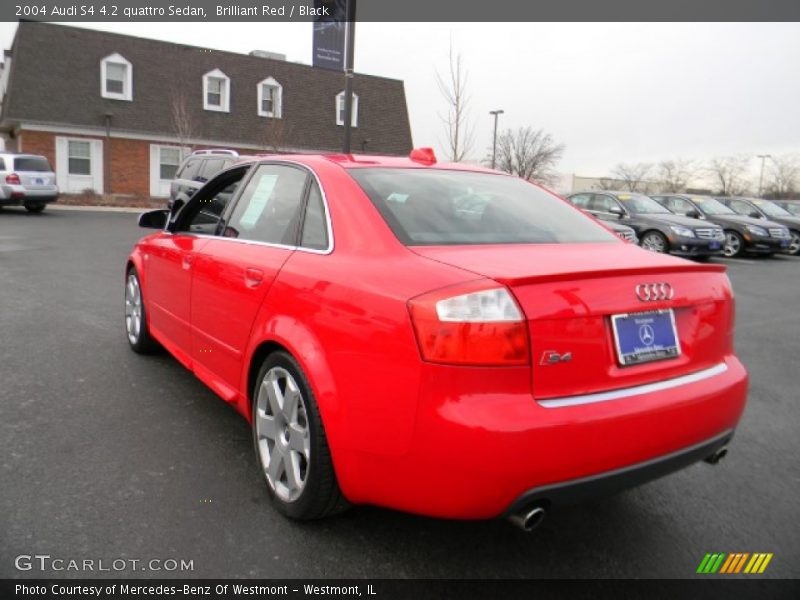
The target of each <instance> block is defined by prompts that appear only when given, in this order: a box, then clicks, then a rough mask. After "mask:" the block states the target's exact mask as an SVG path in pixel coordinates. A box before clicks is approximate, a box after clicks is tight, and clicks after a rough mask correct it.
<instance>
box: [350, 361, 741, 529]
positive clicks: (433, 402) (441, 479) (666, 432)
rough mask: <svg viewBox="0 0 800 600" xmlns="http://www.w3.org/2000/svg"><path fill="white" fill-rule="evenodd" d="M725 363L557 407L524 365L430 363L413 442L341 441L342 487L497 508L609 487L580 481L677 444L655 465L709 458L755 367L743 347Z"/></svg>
mask: <svg viewBox="0 0 800 600" xmlns="http://www.w3.org/2000/svg"><path fill="white" fill-rule="evenodd" d="M720 365H721V366H716V367H714V371H713V373H712V375H711V376H708V377H702V378H691V377H686V379H685V381H684V380H681V381H679V382H678V384H677V385H674V386H669V385H667V386H666V387H665V386H661V385H655V386H654V387H653V388H649V387H647V386H641V391H640V392H639V391H637V390H633V392H634V393H633V394H631V395H626V393H627V392H630V389H628V390H619V393H618V394H614V393H612V394H610V396H609V397H605V395H604V394H599V395H598V394H595V395H594V396H602V397H600V398H590V401H588V402H584V401H583V400H585V398H582V397H581V398H579V399H580V400H581V401H580V403H578V404H575V405H570V404H569V403H564V404H563V405H555V406H553V405H551V406H550V407H548V406H547V405H545V404H543V403H540V402H537V401H536V400H535V399H534V398H533V397H532V396H531V394H530V371H529V370H528V369H526V368H509V369H504V370H501V372H498V371H497V370H495V369H476V368H457V367H444V366H435V365H426V366H425V369H426V373H425V376H424V377H423V381H422V383H421V385H420V390H421V391H420V401H419V405H418V407H417V418H416V427H415V430H414V434H413V437H412V440H411V443H410V448H409V450H408V452H407V453H405V454H403V455H402V456H379V455H377V454H374V453H365V452H354V451H350V452H348V451H347V450H344V451H340V452H337V453H336V454H337V458H338V459H339V462H340V464H339V465H337V473H338V474H339V478H340V483H341V484H342V490H343V491H344V493H345V495H346V496H347V497H348V498H349V499H350V500H351V501H353V502H356V503H369V504H379V505H382V506H388V507H391V508H397V509H401V510H406V511H410V512H416V513H421V514H427V515H432V516H440V517H450V518H490V517H496V516H500V515H503V514H506V512H507V511H508V510H509V508H510V507H512V506H516V502H518V501H519V499H520V498H526V499H527V498H528V496H526V495H527V494H532V493H539V491H541V490H543V489H553V490H554V489H556V488H557V487H558V486H561V488H563V489H560V490H559V493H558V496H559V498H558V500H559V501H562V500H563V498H564V497H566V496H569V495H570V494H571V493H574V494H576V496H577V499H584V498H586V497H588V496H589V495H590V492H593V491H598V490H599V491H602V488H603V486H600V487H597V486H594V487H592V486H589V487H587V486H586V485H577V484H576V482H582V481H583V480H586V479H587V478H598V477H611V479H609V480H608V481H609V482H613V483H614V484H615V485H616V484H617V483H618V482H619V483H624V484H625V485H629V484H630V483H634V484H635V483H636V480H635V478H634V479H631V478H622V477H621V476H620V475H618V474H617V473H618V472H620V471H621V470H622V471H624V470H626V469H631V468H635V467H636V466H641V465H644V464H648V463H649V462H652V461H658V460H659V458H664V459H665V460H667V459H670V457H671V456H672V455H673V454H675V455H678V456H682V457H683V458H681V459H675V461H672V460H671V459H670V460H668V462H667V463H665V464H664V465H663V466H661V467H653V469H652V470H650V469H648V473H647V474H648V475H649V476H658V475H659V474H664V473H666V472H669V470H671V467H676V468H679V467H682V466H685V465H686V464H689V463H690V462H694V461H695V459H697V460H700V459H702V458H704V456H702V454H703V453H704V452H705V451H706V450H708V449H709V448H706V447H703V444H705V443H706V442H708V441H709V440H716V439H723V438H722V437H720V436H724V435H728V432H731V431H733V430H734V429H735V428H736V425H737V423H738V421H739V418H740V417H741V414H742V411H743V410H744V405H745V399H746V395H747V384H748V378H747V373H746V372H745V370H744V367H743V366H742V365H741V363H740V362H739V361H738V359H736V357H735V356H728V357H726V358H725V360H724V361H723V362H722V363H720ZM706 371H712V369H706ZM688 375H690V374H687V376H688ZM656 383H659V382H656ZM523 390H527V392H524V391H523ZM561 400H563V399H561ZM696 447H700V448H702V451H699V450H698V451H697V452H695V451H694V449H695V448H696ZM711 450H713V448H711ZM710 453H711V452H709V454H710ZM689 458H690V459H691V460H688V459H689ZM632 466H633V467H632ZM667 466H669V467H670V469H667V468H666V467H667ZM340 467H341V468H340ZM662 470H663V473H662ZM623 479H624V480H625V481H623ZM605 485H609V487H610V484H605Z"/></svg>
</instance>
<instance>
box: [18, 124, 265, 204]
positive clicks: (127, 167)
mask: <svg viewBox="0 0 800 600" xmlns="http://www.w3.org/2000/svg"><path fill="white" fill-rule="evenodd" d="M56 137H71V138H88V139H99V140H103V162H104V172H103V181H104V187H105V192H106V193H107V194H108V193H111V194H123V195H126V196H134V197H137V198H146V197H149V196H150V144H151V143H152V144H163V145H165V146H169V145H174V144H173V143H171V142H160V141H158V140H155V139H154V140H132V139H127V138H117V137H113V138H111V139H110V140H109V139H106V137H105V136H102V135H101V136H86V135H73V134H60V133H50V132H46V131H28V130H23V131H22V132H20V134H19V137H18V140H17V143H18V145H19V146H20V147H19V149H18V151H19V152H25V153H29V154H41V155H43V156H46V157H47V159H48V160H49V161H50V164H51V165H53V168H54V169H55V168H56ZM216 147H218V146H216ZM226 147H227V146H226ZM198 148H199V147H198ZM233 149H234V150H236V148H233ZM238 150H239V152H240V153H242V154H251V153H253V150H242V149H238ZM109 159H110V165H111V186H110V187H109V185H108V183H109V182H108V181H107V177H108V173H109V171H108V164H109Z"/></svg>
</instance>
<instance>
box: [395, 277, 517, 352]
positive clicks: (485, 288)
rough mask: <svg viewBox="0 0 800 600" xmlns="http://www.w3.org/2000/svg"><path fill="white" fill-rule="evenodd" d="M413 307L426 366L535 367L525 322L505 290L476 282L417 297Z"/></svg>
mask: <svg viewBox="0 0 800 600" xmlns="http://www.w3.org/2000/svg"><path fill="white" fill-rule="evenodd" d="M408 305H409V310H410V311H411V321H412V323H413V325H414V332H415V333H416V336H417V342H418V343H419V349H420V352H421V354H422V358H423V359H424V360H426V361H429V362H434V363H443V364H452V365H480V366H512V365H527V364H529V362H530V360H529V355H530V351H529V344H528V328H527V326H526V324H525V318H524V316H523V314H522V311H521V310H520V308H519V306H517V303H516V302H515V301H514V297H513V296H512V295H511V293H510V292H509V291H508V290H507V289H506V288H505V287H503V286H499V285H498V284H496V283H494V282H491V281H485V280H481V281H473V282H470V283H467V284H464V285H458V286H454V287H448V288H444V289H440V290H436V291H433V292H430V293H427V294H423V295H422V296H417V297H416V298H412V299H411V300H410V301H409V303H408Z"/></svg>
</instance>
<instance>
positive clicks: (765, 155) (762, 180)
mask: <svg viewBox="0 0 800 600" xmlns="http://www.w3.org/2000/svg"><path fill="white" fill-rule="evenodd" d="M756 158H760V159H761V175H759V176H758V197H759V198H761V190H762V189H763V188H762V184H763V183H764V161H765V160H766V159H768V158H772V155H771V154H759V155H757V157H756Z"/></svg>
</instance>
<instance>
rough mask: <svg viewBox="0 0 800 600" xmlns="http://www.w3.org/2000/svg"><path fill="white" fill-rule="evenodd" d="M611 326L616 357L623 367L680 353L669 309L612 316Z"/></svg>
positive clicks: (672, 317) (672, 316) (673, 316)
mask: <svg viewBox="0 0 800 600" xmlns="http://www.w3.org/2000/svg"><path fill="white" fill-rule="evenodd" d="M611 326H612V329H613V332H614V343H615V345H616V349H617V359H618V360H619V364H620V365H622V366H623V367H627V366H630V365H640V364H642V363H646V362H650V361H654V360H664V359H667V358H676V357H677V356H680V354H681V345H680V341H679V340H678V334H677V333H676V329H675V315H674V314H673V312H672V309H666V310H655V311H650V312H641V313H629V314H625V315H614V316H612V317H611Z"/></svg>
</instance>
